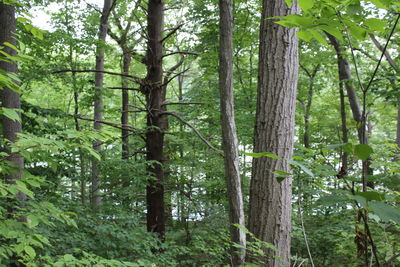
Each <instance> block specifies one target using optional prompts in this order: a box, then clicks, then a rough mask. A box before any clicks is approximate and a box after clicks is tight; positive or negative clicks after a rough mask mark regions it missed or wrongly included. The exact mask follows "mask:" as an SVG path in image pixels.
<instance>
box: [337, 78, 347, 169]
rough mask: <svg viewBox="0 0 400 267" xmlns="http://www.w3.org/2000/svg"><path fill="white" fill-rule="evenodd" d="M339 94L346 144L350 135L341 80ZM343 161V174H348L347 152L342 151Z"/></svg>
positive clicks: (344, 141)
mask: <svg viewBox="0 0 400 267" xmlns="http://www.w3.org/2000/svg"><path fill="white" fill-rule="evenodd" d="M339 95H340V118H341V121H342V142H343V143H344V144H345V143H348V142H349V137H348V134H347V118H346V104H345V99H344V90H343V82H340V84H339ZM341 161H342V167H341V170H340V171H341V173H342V174H343V175H346V174H347V171H348V154H347V152H343V153H342V158H341Z"/></svg>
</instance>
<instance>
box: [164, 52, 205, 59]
mask: <svg viewBox="0 0 400 267" xmlns="http://www.w3.org/2000/svg"><path fill="white" fill-rule="evenodd" d="M177 54H179V55H192V56H198V55H200V54H199V53H196V52H190V51H175V52H171V53H168V54H165V55H163V56H162V57H163V58H164V57H169V56H172V55H177Z"/></svg>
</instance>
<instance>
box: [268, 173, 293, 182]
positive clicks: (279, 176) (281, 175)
mask: <svg viewBox="0 0 400 267" xmlns="http://www.w3.org/2000/svg"><path fill="white" fill-rule="evenodd" d="M272 173H273V174H275V176H276V180H278V183H281V182H282V181H283V180H285V179H286V178H287V177H288V176H290V175H292V174H291V173H288V172H284V171H281V170H275V171H273V172H272Z"/></svg>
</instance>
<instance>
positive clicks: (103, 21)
mask: <svg viewBox="0 0 400 267" xmlns="http://www.w3.org/2000/svg"><path fill="white" fill-rule="evenodd" d="M112 1H113V0H104V6H103V11H102V14H101V17H100V27H99V38H98V44H97V48H96V70H97V71H100V72H96V74H95V94H94V97H95V99H94V129H95V130H97V131H99V130H101V128H102V125H101V123H99V121H102V120H103V95H102V92H101V91H102V89H103V76H104V74H103V73H102V71H104V50H105V49H104V45H105V41H106V36H107V29H108V17H109V15H110V9H111V5H112ZM93 148H94V150H96V151H97V152H100V151H101V149H102V148H101V143H100V141H98V140H97V141H95V142H94V144H93ZM98 164H99V162H98V161H97V160H95V159H94V160H93V161H92V188H91V203H92V205H93V206H95V207H98V206H101V193H100V186H101V180H100V173H99V167H98Z"/></svg>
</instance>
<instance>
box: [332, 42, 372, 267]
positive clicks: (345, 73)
mask: <svg viewBox="0 0 400 267" xmlns="http://www.w3.org/2000/svg"><path fill="white" fill-rule="evenodd" d="M327 36H328V38H329V40H330V41H331V44H332V45H333V47H334V48H335V50H336V56H337V61H338V70H339V81H340V82H341V83H343V84H344V85H345V87H346V91H347V97H348V99H349V103H350V108H351V111H352V113H353V119H354V120H355V121H356V122H357V124H358V125H357V132H358V139H359V142H360V144H365V145H367V144H368V133H367V127H366V123H367V118H366V116H365V115H366V114H365V112H366V110H362V108H361V106H360V101H359V100H358V96H357V94H356V92H355V88H354V85H353V81H352V75H351V71H350V63H349V61H348V60H347V58H346V56H345V53H344V49H343V47H342V46H341V44H340V41H339V40H338V39H337V38H336V37H334V36H332V35H330V34H327ZM364 101H365V98H364ZM363 104H364V106H365V103H363ZM370 165H371V161H370V159H367V160H363V161H362V178H361V182H362V189H363V192H366V191H367V185H369V186H370V187H373V183H368V175H371V174H373V170H372V169H371V167H370ZM362 212H363V211H362V210H359V211H358V213H362ZM364 216H365V218H367V213H366V212H365V215H364ZM357 217H358V221H360V220H361V217H362V215H358V216H357ZM366 224H367V223H366V222H364V231H361V230H360V229H359V228H358V226H357V225H356V232H357V233H358V235H356V238H355V240H356V243H357V244H360V245H358V246H357V248H358V255H359V256H360V257H361V256H364V257H363V258H364V265H365V264H367V263H368V258H369V257H368V253H369V249H368V243H369V241H368V237H367V231H368V230H367V226H366ZM361 244H362V245H361Z"/></svg>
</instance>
